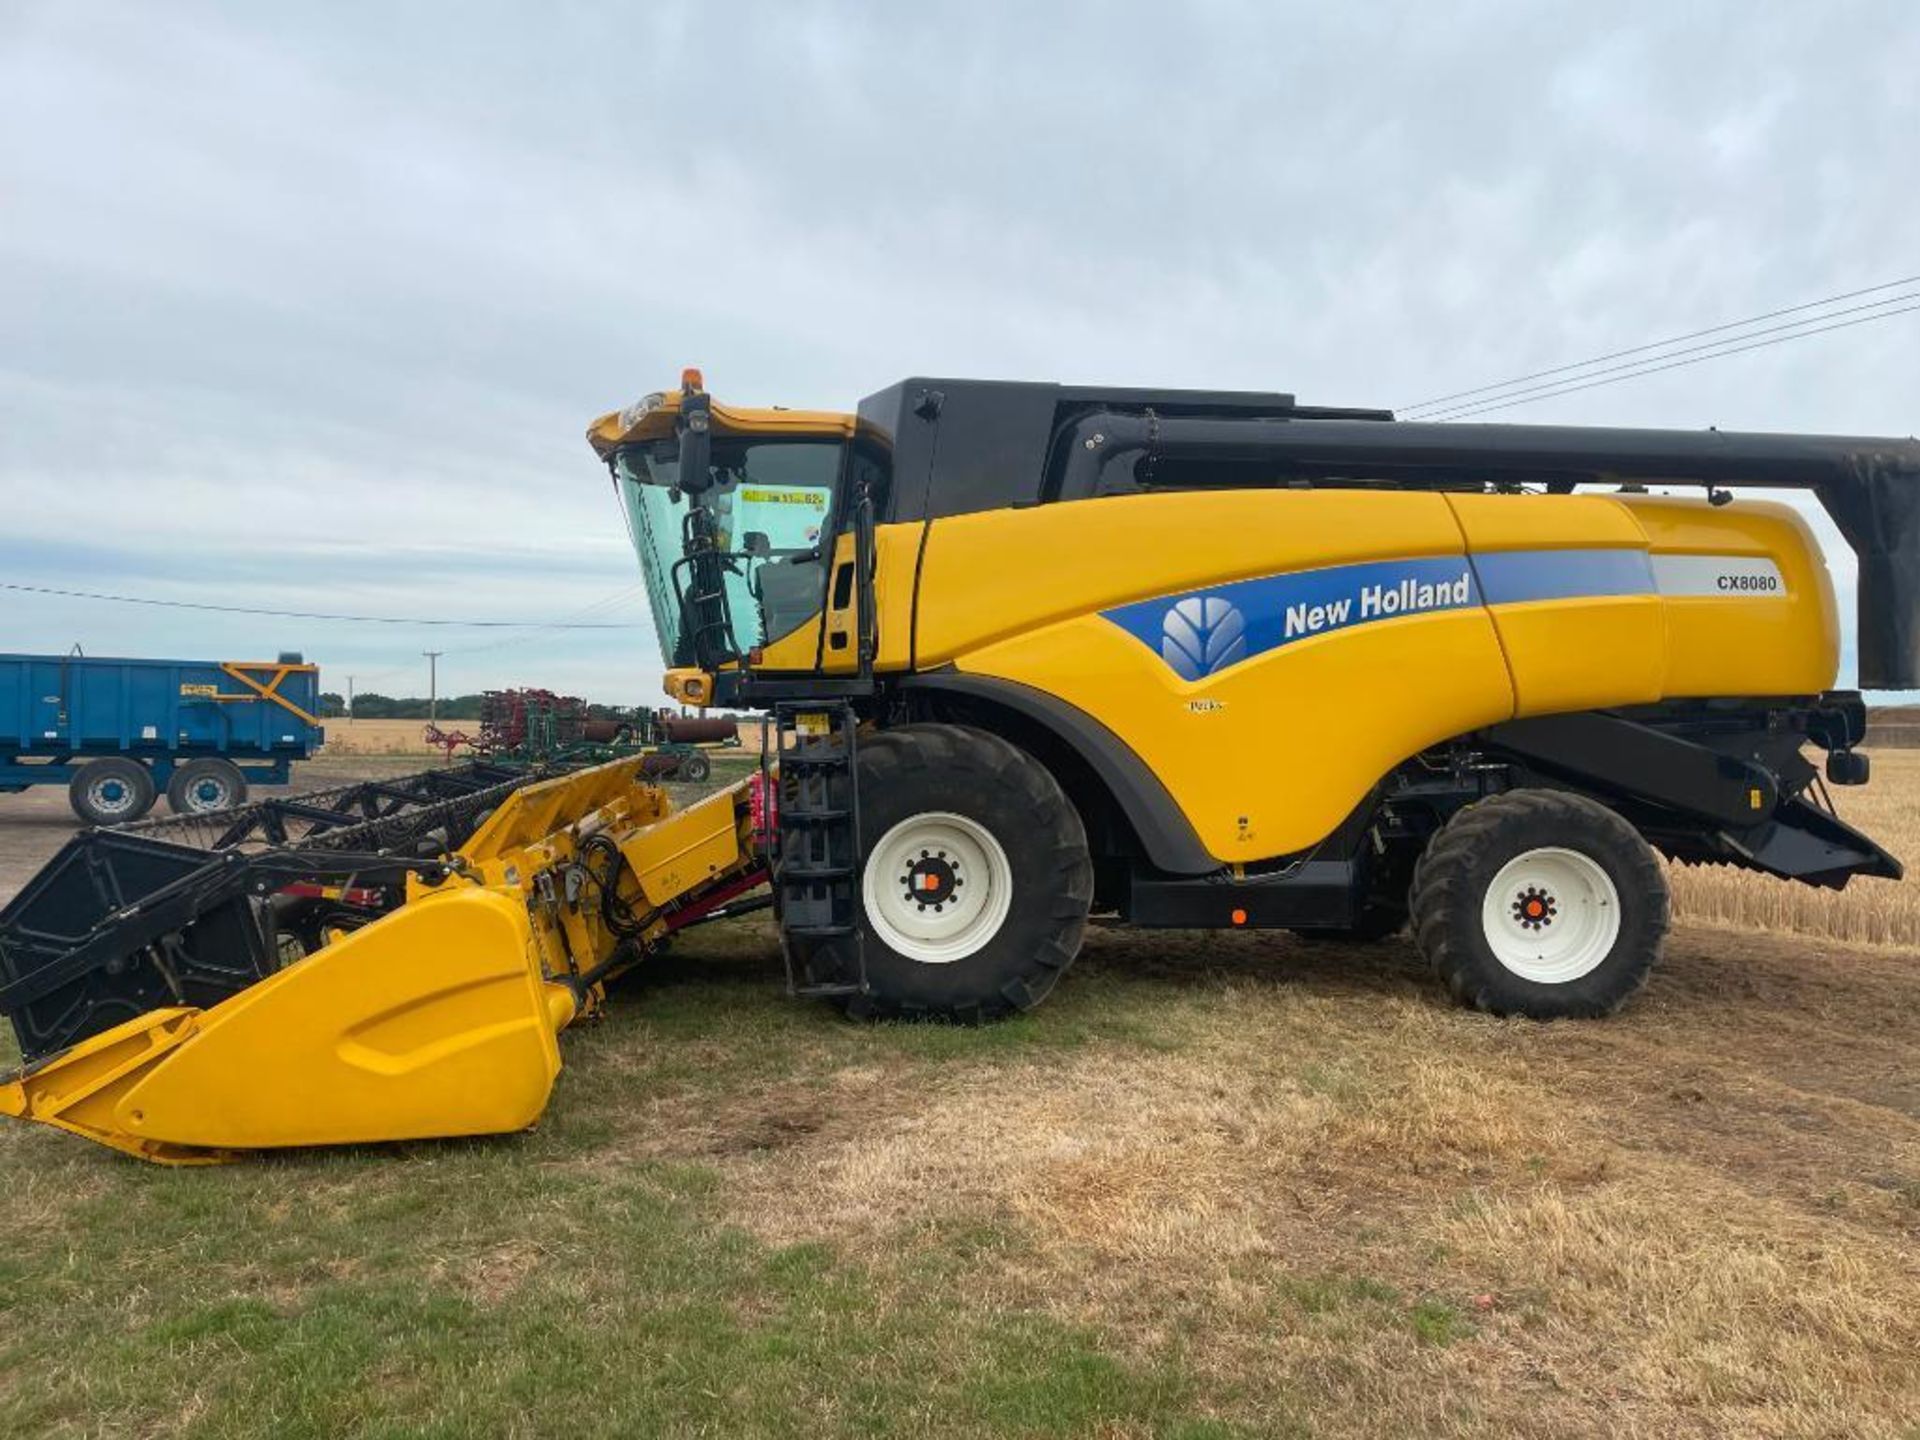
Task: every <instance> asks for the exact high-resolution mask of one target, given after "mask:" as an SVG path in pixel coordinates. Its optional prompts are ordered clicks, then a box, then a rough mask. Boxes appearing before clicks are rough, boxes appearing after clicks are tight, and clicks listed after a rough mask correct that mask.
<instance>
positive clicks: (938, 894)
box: [900, 850, 966, 913]
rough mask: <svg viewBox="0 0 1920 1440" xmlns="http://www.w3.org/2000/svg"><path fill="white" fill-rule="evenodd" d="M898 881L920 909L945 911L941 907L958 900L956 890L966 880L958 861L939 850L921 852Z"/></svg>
mask: <svg viewBox="0 0 1920 1440" xmlns="http://www.w3.org/2000/svg"><path fill="white" fill-rule="evenodd" d="M900 883H901V884H902V885H903V886H905V887H906V898H907V899H908V900H910V901H911V902H913V904H914V905H915V906H917V907H918V908H919V909H920V910H922V911H926V910H933V911H934V912H936V913H944V911H943V907H944V906H946V905H949V904H957V903H958V902H959V896H958V894H957V893H956V892H957V891H958V890H959V888H960V886H961V885H963V884H965V883H966V882H965V881H963V880H962V879H961V878H960V875H959V862H958V861H954V860H949V859H948V858H947V852H946V851H944V850H941V851H937V852H935V853H934V854H932V855H929V854H927V853H926V852H925V851H922V852H921V855H920V858H919V859H918V860H916V861H914V862H913V867H912V868H911V869H909V870H908V871H907V873H906V874H904V875H902V876H901V877H900Z"/></svg>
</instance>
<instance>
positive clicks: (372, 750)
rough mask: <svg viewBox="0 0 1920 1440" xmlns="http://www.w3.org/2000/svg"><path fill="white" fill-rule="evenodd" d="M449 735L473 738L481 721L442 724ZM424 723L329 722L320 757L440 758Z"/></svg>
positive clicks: (392, 721) (453, 721)
mask: <svg viewBox="0 0 1920 1440" xmlns="http://www.w3.org/2000/svg"><path fill="white" fill-rule="evenodd" d="M440 728H441V729H442V730H446V731H454V730H464V731H466V732H467V734H469V735H472V734H474V733H475V732H476V731H478V730H479V728H480V722H479V721H478V720H443V721H441V722H440ZM426 729H427V722H426V721H424V720H329V721H327V743H326V744H325V745H324V746H323V747H322V748H321V751H320V753H321V754H322V755H324V756H326V757H328V758H329V759H332V758H337V757H339V756H343V755H438V754H440V753H441V752H440V751H439V750H438V749H437V748H434V747H430V746H429V745H428V744H427V742H426V740H425V738H424V736H425V734H426Z"/></svg>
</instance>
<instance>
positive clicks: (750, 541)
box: [740, 530, 773, 560]
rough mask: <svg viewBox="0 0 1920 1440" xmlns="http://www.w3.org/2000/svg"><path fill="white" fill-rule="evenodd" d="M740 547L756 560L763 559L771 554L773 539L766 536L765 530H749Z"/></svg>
mask: <svg viewBox="0 0 1920 1440" xmlns="http://www.w3.org/2000/svg"><path fill="white" fill-rule="evenodd" d="M740 548H741V549H743V550H745V551H746V552H747V554H749V555H751V556H753V557H754V558H755V559H756V560H764V559H766V558H767V556H769V555H771V554H773V541H771V540H769V539H768V538H767V532H766V531H764V530H749V531H747V538H746V540H745V541H744V542H743V543H742V545H741V547H740Z"/></svg>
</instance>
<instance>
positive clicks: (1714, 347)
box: [1418, 290, 1920, 420]
mask: <svg viewBox="0 0 1920 1440" xmlns="http://www.w3.org/2000/svg"><path fill="white" fill-rule="evenodd" d="M1902 300H1920V290H1911V291H1908V292H1907V293H1906V294H1905V295H1889V296H1888V297H1887V298H1886V299H1885V300H1876V301H1874V302H1873V303H1872V304H1870V305H1851V306H1848V307H1847V308H1846V309H1845V310H1830V311H1828V312H1827V313H1826V314H1825V315H1815V316H1813V317H1811V318H1810V319H1806V320H1789V321H1788V322H1787V323H1786V324H1784V325H1769V326H1768V327H1767V328H1766V329H1764V330H1750V331H1748V332H1747V333H1746V334H1745V335H1736V336H1733V337H1732V338H1730V339H1726V340H1709V341H1708V342H1707V343H1706V344H1704V345H1689V346H1687V347H1686V348H1685V349H1684V350H1669V351H1667V352H1666V354H1664V355H1650V356H1648V357H1647V358H1646V359H1645V360H1629V361H1628V362H1627V363H1626V364H1624V365H1609V366H1607V367H1606V368H1605V369H1601V370H1589V371H1587V373H1586V374H1584V375H1578V376H1568V377H1567V378H1566V379H1564V380H1549V381H1548V382H1547V383H1546V384H1544V385H1533V386H1529V387H1528V388H1527V389H1525V390H1509V391H1508V392H1507V393H1506V394H1504V395H1494V396H1488V397H1487V399H1486V400H1484V401H1480V400H1469V401H1468V402H1467V403H1466V404H1464V405H1450V406H1448V407H1447V408H1446V409H1444V410H1432V411H1429V412H1428V413H1427V414H1425V415H1422V416H1419V417H1418V418H1419V419H1421V420H1445V419H1446V418H1447V417H1448V416H1450V415H1454V414H1458V413H1459V412H1461V411H1465V410H1476V409H1478V408H1479V407H1480V406H1481V405H1482V404H1494V403H1502V404H1504V403H1505V402H1507V401H1510V400H1518V399H1520V398H1521V397H1523V396H1527V395H1538V394H1540V393H1541V392H1543V391H1547V390H1552V391H1555V392H1556V393H1558V392H1559V390H1560V387H1562V386H1564V385H1568V384H1571V383H1573V382H1574V381H1576V380H1583V381H1584V380H1593V379H1597V378H1598V377H1600V376H1602V375H1615V374H1620V375H1621V376H1622V378H1623V379H1629V378H1631V376H1629V375H1626V374H1623V373H1622V372H1627V371H1632V372H1634V373H1636V374H1637V373H1640V372H1641V371H1642V370H1643V369H1645V368H1646V367H1650V366H1651V367H1656V368H1658V367H1659V362H1661V361H1663V360H1677V359H1679V358H1680V357H1681V356H1682V355H1696V354H1698V355H1701V358H1702V359H1706V360H1711V359H1713V358H1714V357H1715V356H1716V355H1737V354H1739V353H1740V351H1741V350H1742V349H1752V348H1755V347H1753V346H1742V345H1740V344H1739V343H1738V342H1740V341H1742V340H1758V339H1759V338H1760V337H1761V336H1762V335H1781V334H1783V332H1786V331H1790V330H1791V331H1797V332H1799V333H1798V334H1792V335H1784V340H1798V339H1799V338H1801V336H1802V335H1818V334H1819V333H1820V331H1821V330H1823V329H1824V330H1833V329H1838V328H1840V327H1838V326H1833V325H1821V324H1820V322H1821V321H1823V320H1838V319H1839V318H1840V317H1841V316H1842V315H1858V314H1859V313H1860V312H1861V311H1863V310H1874V311H1880V313H1879V314H1875V315H1870V316H1868V317H1867V318H1868V319H1870V320H1880V319H1884V318H1885V317H1886V316H1888V315H1899V314H1902V313H1904V312H1903V311H1900V310H1884V309H1882V307H1883V306H1887V305H1894V304H1897V303H1899V302H1900V301H1902ZM1855 323H1863V322H1855ZM1809 325H1811V326H1816V327H1818V328H1815V329H1811V330H1809V329H1807V328H1806V327H1807V326H1809ZM1776 343H1783V342H1776ZM1705 351H1712V352H1713V354H1702V352H1705ZM1647 373H1651V371H1648V372H1647Z"/></svg>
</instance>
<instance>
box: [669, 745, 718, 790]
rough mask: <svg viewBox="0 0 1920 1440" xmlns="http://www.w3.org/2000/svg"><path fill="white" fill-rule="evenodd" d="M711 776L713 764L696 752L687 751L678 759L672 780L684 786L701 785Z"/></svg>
mask: <svg viewBox="0 0 1920 1440" xmlns="http://www.w3.org/2000/svg"><path fill="white" fill-rule="evenodd" d="M711 774H713V764H712V762H711V761H709V760H708V759H707V757H706V756H705V755H704V754H702V753H701V752H700V751H698V750H689V751H688V752H687V753H686V754H685V755H683V756H681V757H680V765H679V768H678V769H676V770H675V771H674V772H673V778H674V779H676V780H678V781H680V782H681V783H682V784H684V785H702V784H705V783H706V779H707V777H708V776H709V775H711Z"/></svg>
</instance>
